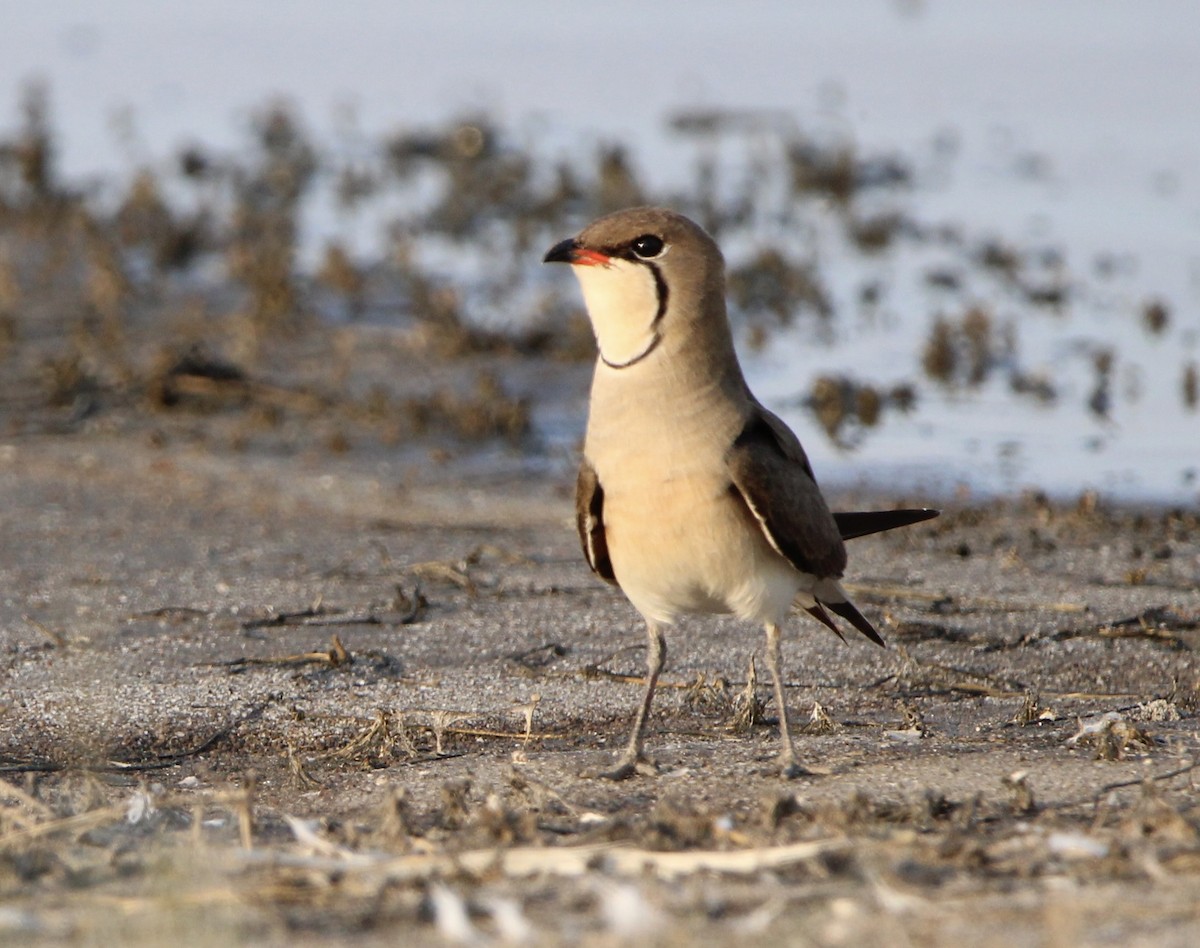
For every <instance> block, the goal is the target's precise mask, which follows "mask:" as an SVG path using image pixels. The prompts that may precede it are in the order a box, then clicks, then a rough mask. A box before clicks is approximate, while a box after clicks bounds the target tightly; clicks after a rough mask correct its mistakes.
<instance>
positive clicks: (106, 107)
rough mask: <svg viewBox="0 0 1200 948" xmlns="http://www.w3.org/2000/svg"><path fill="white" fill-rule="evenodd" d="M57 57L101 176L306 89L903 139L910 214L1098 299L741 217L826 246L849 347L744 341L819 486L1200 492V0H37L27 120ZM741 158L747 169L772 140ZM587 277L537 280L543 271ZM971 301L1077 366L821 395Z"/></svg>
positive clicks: (74, 164)
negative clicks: (1190, 385)
mask: <svg viewBox="0 0 1200 948" xmlns="http://www.w3.org/2000/svg"><path fill="white" fill-rule="evenodd" d="M34 77H39V78H42V79H44V80H46V81H47V82H48V83H49V86H50V90H51V95H52V101H53V107H54V116H55V120H56V125H57V127H58V128H59V130H60V132H61V136H60V141H61V146H62V150H61V155H60V159H61V162H62V166H63V169H64V171H65V172H66V173H67V174H68V175H69V176H71V177H73V178H75V179H77V180H78V179H84V178H87V177H89V176H100V175H110V174H111V173H112V172H114V171H129V170H131V169H133V168H134V167H136V166H138V165H142V164H149V165H155V164H156V163H158V164H161V163H165V162H166V161H167V160H168V159H169V158H170V156H171V155H172V154H173V152H174V151H175V149H177V148H178V147H179V146H180V145H182V144H185V143H187V142H189V141H194V140H201V141H203V142H205V143H208V144H210V145H215V146H217V147H225V148H229V149H233V148H236V147H239V146H240V145H241V144H242V143H243V142H244V141H245V134H244V133H245V127H246V124H247V122H248V117H249V115H250V114H251V112H252V110H253V109H255V108H257V107H259V106H261V105H262V104H263V103H264V101H266V100H267V99H268V98H269V97H271V96H273V95H283V96H286V97H288V98H289V99H290V100H291V101H293V102H294V103H296V104H297V105H298V106H299V108H300V109H301V110H302V112H303V114H304V115H305V116H306V118H307V120H308V122H309V123H310V125H311V127H312V129H313V132H314V137H316V138H317V139H318V140H329V141H334V140H337V141H343V142H344V141H346V140H347V139H348V138H349V137H353V135H352V134H351V132H353V133H354V134H359V135H360V136H361V138H362V139H363V140H364V141H365V140H367V139H370V138H373V137H375V136H377V135H379V134H381V133H383V132H385V131H388V130H391V129H394V128H397V127H400V126H403V125H407V124H412V123H430V122H441V121H444V120H445V119H446V118H447V117H448V116H451V115H455V114H462V113H467V112H470V111H472V110H479V109H486V110H488V111H489V112H491V113H492V114H494V115H496V116H497V118H498V121H499V122H500V123H501V124H502V126H503V127H505V128H507V129H509V130H511V131H512V132H513V133H514V134H515V135H516V137H517V138H518V139H522V140H523V141H524V142H525V143H527V144H529V145H530V146H531V147H535V148H537V149H539V150H540V151H542V152H543V153H547V154H553V153H555V152H561V153H563V154H567V155H570V154H572V153H576V152H578V151H580V150H582V149H583V148H585V147H587V146H589V145H590V144H591V143H594V142H595V141H597V140H620V141H624V142H626V143H628V144H629V146H630V148H631V151H632V153H633V155H634V159H635V162H636V166H637V168H638V171H639V173H640V174H641V175H642V176H643V178H644V179H645V180H646V181H648V182H649V183H650V184H651V185H652V186H653V187H655V188H660V189H665V188H670V187H671V186H673V185H675V184H677V183H678V182H681V181H684V180H687V179H688V178H689V176H690V173H691V166H690V162H691V161H692V160H693V152H691V151H690V150H689V149H687V148H685V147H684V146H683V145H682V144H681V143H680V142H679V141H678V140H677V139H674V138H672V137H671V136H669V135H668V134H667V133H666V132H665V131H664V126H663V118H664V116H666V115H667V114H669V113H670V112H672V111H673V110H675V109H678V108H681V107H697V106H700V107H714V108H716V107H721V108H738V109H741V108H752V109H761V110H770V111H771V112H773V113H774V114H776V115H777V116H779V119H778V120H779V121H782V122H784V123H795V124H796V126H798V127H801V128H803V129H805V130H807V131H811V132H814V133H817V134H820V135H822V136H825V137H836V138H840V139H842V140H847V141H853V142H855V143H857V144H858V145H859V146H860V147H861V148H862V149H863V150H864V151H866V152H869V153H874V152H891V151H894V152H896V153H898V154H900V155H902V156H903V157H904V158H905V160H906V161H908V162H909V163H911V164H912V165H913V166H914V167H915V168H916V169H917V171H918V178H917V187H916V188H915V189H914V190H912V191H909V192H905V193H899V194H895V195H891V196H889V197H888V198H886V199H885V201H884V204H885V206H886V207H892V208H894V209H897V210H901V211H903V212H904V213H905V214H906V215H908V216H910V217H912V218H914V219H916V220H918V221H920V222H923V223H926V224H930V225H933V224H951V225H953V226H954V227H955V228H957V229H958V230H959V231H960V232H961V233H962V234H963V235H964V236H965V238H967V240H968V242H969V241H971V240H980V239H982V238H984V237H994V238H997V239H1000V240H1002V241H1005V242H1007V243H1012V244H1015V245H1018V246H1020V247H1023V248H1046V249H1051V250H1053V251H1054V252H1055V253H1056V254H1057V255H1058V258H1059V260H1060V263H1059V265H1058V268H1057V270H1055V272H1054V273H1053V274H1052V275H1053V276H1055V277H1056V278H1057V279H1061V280H1062V281H1063V282H1064V283H1065V284H1067V285H1068V286H1069V287H1070V288H1071V297H1070V303H1069V304H1068V305H1067V306H1066V307H1065V308H1064V310H1063V312H1061V313H1060V314H1058V315H1053V314H1048V313H1047V312H1045V311H1042V310H1038V309H1036V308H1032V307H1030V306H1028V305H1027V304H1026V303H1025V302H1024V301H1023V300H1021V299H1020V298H1018V297H1017V296H1016V295H1014V294H1013V293H1012V292H1011V289H1010V288H1006V287H1004V286H1002V285H1000V284H998V283H996V281H989V280H987V279H984V278H982V277H980V275H979V274H978V273H976V272H973V271H972V272H970V273H968V274H967V277H966V279H967V286H966V290H965V292H964V294H962V295H960V296H958V297H955V298H954V299H953V300H951V299H949V298H948V297H946V296H945V295H944V294H940V293H939V292H938V291H937V290H935V289H932V288H931V287H930V286H929V285H928V283H927V282H926V281H925V280H924V279H923V273H924V271H925V270H926V269H927V268H929V267H931V266H944V265H957V264H960V263H961V262H962V261H961V256H958V257H956V255H955V252H953V251H952V250H949V249H947V248H946V247H945V246H933V245H929V244H915V243H914V244H911V245H907V244H906V245H904V246H902V247H900V248H899V249H897V250H896V251H895V252H893V253H889V254H887V255H886V256H885V257H883V258H880V259H871V258H866V257H863V256H862V255H861V254H858V253H855V252H852V251H851V250H850V249H849V248H847V247H845V246H844V245H843V242H842V241H841V240H840V238H839V236H838V234H839V231H838V230H837V228H836V227H835V226H834V224H833V220H834V218H833V217H832V216H831V215H832V212H829V213H825V212H823V211H821V210H820V209H815V210H814V211H813V213H812V216H811V219H808V220H806V221H805V222H804V226H803V227H801V228H792V229H790V230H783V231H780V230H771V229H770V228H764V229H763V230H762V231H761V232H758V233H755V234H750V235H745V236H744V237H742V238H739V239H740V240H742V242H743V245H742V246H740V247H734V248H730V250H731V256H736V255H737V254H738V253H743V252H750V251H752V250H753V249H755V247H756V246H761V245H765V244H768V243H778V244H783V245H787V246H792V247H795V248H797V250H798V251H800V250H802V251H803V252H804V253H806V254H810V255H812V256H813V257H815V259H817V260H818V262H819V264H820V267H821V271H822V273H823V274H824V275H825V278H826V281H827V285H828V288H829V290H830V293H831V295H832V296H833V297H834V301H835V304H836V305H837V309H838V312H839V318H838V320H837V321H836V323H835V330H834V332H833V333H832V335H831V336H829V337H828V338H825V337H819V336H818V335H817V334H814V332H813V331H812V327H811V326H809V325H807V324H804V323H801V324H799V325H797V326H796V327H795V328H794V329H793V330H790V331H787V332H781V333H777V334H775V335H773V336H772V337H771V341H770V343H769V345H768V346H767V347H766V348H765V349H764V350H762V351H760V352H756V353H752V354H749V355H748V356H747V360H746V361H747V368H748V372H749V374H750V376H751V379H752V383H753V386H754V387H755V389H756V390H757V391H758V392H759V394H760V395H761V396H762V397H763V398H764V400H765V401H767V402H768V404H770V405H771V406H772V407H774V408H776V409H778V410H780V411H781V412H782V413H783V414H784V415H785V416H786V417H787V419H788V420H789V422H790V423H792V424H793V426H794V427H796V429H797V431H798V432H799V433H800V435H801V437H802V438H803V440H804V442H805V444H806V446H807V447H808V449H809V451H810V454H811V455H812V457H813V462H814V464H815V465H816V467H817V469H818V471H819V472H820V473H821V474H822V477H823V479H824V480H826V481H829V480H836V481H843V482H853V481H856V480H861V479H864V478H865V479H868V480H870V481H873V482H876V483H878V482H886V483H894V484H897V485H908V486H918V485H922V484H938V485H940V486H941V487H943V488H946V487H951V488H952V487H954V486H956V485H967V486H969V487H970V488H971V489H973V490H976V491H1014V490H1019V489H1022V488H1024V487H1029V486H1035V487H1039V488H1042V489H1047V490H1050V491H1052V492H1054V493H1059V494H1072V493H1075V492H1078V491H1079V490H1082V489H1085V488H1097V489H1100V490H1101V491H1103V492H1104V493H1106V494H1109V495H1112V496H1119V497H1126V498H1151V499H1156V500H1164V501H1169V502H1177V503H1190V502H1194V501H1195V500H1196V499H1197V496H1198V492H1200V484H1198V482H1197V478H1200V415H1198V414H1197V413H1196V412H1195V411H1189V410H1187V409H1186V408H1185V407H1184V405H1183V402H1182V395H1181V379H1182V373H1183V370H1184V366H1185V365H1186V364H1187V363H1188V362H1196V361H1200V118H1198V115H1197V110H1196V105H1195V101H1196V90H1197V89H1200V5H1198V4H1194V3H1189V2H1183V0H1180V2H1164V0H1159V2H1143V3H1139V4H1120V3H1115V2H1098V0H1056V2H1055V3H1053V4H1047V3H1045V2H1044V0H1011V2H1006V3H994V2H982V0H981V2H965V0H930V2H925V3H921V2H916V0H910V2H903V3H901V2H874V3H867V2H862V3H847V4H828V3H821V2H816V0H812V2H800V3H788V4H768V3H746V4H736V5H735V4H725V3H716V2H696V0H692V2H688V3H659V4H645V3H633V2H627V0H607V2H605V3H604V4H601V5H597V4H586V5H585V4H565V3H561V2H558V3H550V2H533V3H529V2H527V3H523V4H521V5H515V4H486V3H482V2H474V3H472V2H464V0H456V2H442V3H438V4H418V3H396V2H386V0H357V2H355V0H351V2H346V3H341V4H336V5H334V4H325V3H316V2H304V3H297V2H258V3H246V2H236V3H235V2H232V0H215V2H207V3H193V4H182V3H165V2H161V0H160V2H150V0H136V2H135V0H109V2H106V3H104V4H95V3H84V2H78V0H63V2H58V3H55V4H53V5H49V4H42V5H34V4H23V5H18V4H14V3H9V4H8V5H7V6H6V8H5V10H4V12H3V23H2V28H0V96H5V95H7V96H8V97H9V104H8V105H7V106H5V107H0V122H11V123H15V121H16V102H17V89H18V87H19V85H20V83H21V82H23V81H25V80H27V79H30V78H34ZM354 130H357V131H354ZM722 158H723V160H724V161H725V162H726V165H724V167H727V168H728V169H729V175H730V176H731V180H732V179H735V178H736V175H737V174H738V173H739V169H740V168H743V167H744V164H743V161H744V156H742V155H739V154H737V153H736V152H735V153H733V154H728V155H723V156H722ZM310 222H311V226H312V228H313V234H312V235H311V238H310V239H311V240H312V241H313V243H314V245H316V244H318V243H319V240H320V237H321V236H322V235H323V234H327V233H336V234H339V235H340V236H342V237H344V238H345V239H346V240H347V241H348V242H349V243H351V245H353V246H358V247H359V248H360V249H362V250H364V251H365V250H367V249H369V248H370V247H371V245H372V242H373V241H375V240H376V239H377V235H378V228H379V227H380V226H381V223H382V222H381V221H380V220H378V219H376V218H372V217H370V216H369V215H366V216H363V217H361V218H358V219H349V218H345V217H338V216H337V215H334V214H332V213H331V212H329V211H328V208H322V207H321V206H319V205H318V206H316V207H314V208H313V210H312V213H311V215H310ZM580 223H583V222H580ZM1105 255H1110V256H1113V257H1115V258H1116V259H1117V260H1118V261H1120V266H1119V267H1118V268H1117V271H1116V273H1115V275H1112V276H1103V275H1102V274H1101V273H1100V271H1099V269H1098V266H1097V261H1098V260H1099V259H1100V258H1101V257H1103V256H1105ZM530 269H531V274H532V273H533V272H534V271H536V270H537V263H536V260H531V261H530ZM562 276H563V275H562V274H559V275H558V276H557V277H547V276H545V275H544V274H541V273H540V272H538V273H537V274H536V275H531V276H530V278H529V279H530V281H531V282H530V286H531V287H534V288H540V287H542V286H544V285H545V283H544V281H546V280H549V279H557V278H560V277H562ZM864 281H880V282H881V283H882V284H883V285H884V286H885V287H886V292H885V294H884V296H883V297H882V300H881V302H880V304H879V305H878V306H877V307H873V308H864V307H862V306H861V305H859V303H858V302H857V299H858V296H857V294H858V290H859V288H860V286H861V284H862V283H863V282H864ZM964 298H966V299H969V300H972V301H975V302H978V303H980V304H983V305H986V306H987V307H989V308H990V309H991V311H992V312H993V314H994V316H995V318H996V320H997V321H998V322H1000V323H1005V324H1009V325H1011V326H1012V327H1013V331H1014V332H1015V333H1016V334H1017V337H1018V344H1019V359H1020V362H1021V365H1022V368H1023V369H1024V370H1026V371H1028V372H1031V373H1034V374H1042V375H1045V376H1046V377H1050V378H1053V380H1054V382H1055V384H1056V386H1057V388H1058V390H1059V398H1058V399H1057V401H1056V402H1055V403H1054V404H1053V405H1049V406H1043V405H1040V404H1037V403H1036V402H1034V401H1033V400H1031V399H1028V398H1022V397H1017V396H1014V395H1012V394H1011V392H1009V390H1008V386H1007V382H1006V381H1005V380H1004V379H1003V378H1001V377H996V378H993V379H990V380H989V381H988V382H987V383H985V384H984V385H983V386H982V387H981V388H979V389H978V390H974V391H969V392H968V391H961V390H960V391H945V392H944V391H941V390H938V389H936V388H934V387H933V386H930V385H928V384H924V385H922V388H921V392H922V394H923V396H924V397H923V398H922V399H921V400H920V401H919V403H918V406H917V409H916V411H915V412H913V413H912V414H910V415H904V416H901V415H892V416H889V417H888V418H886V419H885V423H884V424H883V425H881V426H880V427H879V428H877V429H873V430H872V431H869V432H866V433H865V436H864V438H863V439H862V441H861V443H860V444H858V446H857V447H856V448H855V449H854V450H852V451H847V450H844V449H840V448H838V447H837V446H836V445H834V444H833V443H831V442H830V441H829V439H828V438H826V437H825V435H824V434H823V433H822V432H821V431H820V429H819V428H818V427H817V426H816V423H815V422H814V421H813V419H812V416H811V414H810V413H809V412H807V411H806V410H805V409H803V408H802V407H799V405H798V404H797V400H798V399H799V398H800V397H801V396H803V395H804V394H805V393H807V391H808V389H809V386H810V384H811V381H812V379H813V378H814V377H815V376H816V375H818V374H821V373H847V374H850V375H852V376H854V377H856V378H859V379H864V380H869V381H872V382H876V383H887V382H890V381H903V380H919V379H920V368H919V353H920V347H921V341H922V340H923V339H924V337H925V335H926V333H927V331H928V327H929V325H930V323H931V320H932V319H933V317H934V315H935V314H936V313H937V312H938V311H939V310H940V309H946V308H949V312H948V314H949V315H956V314H957V312H958V310H957V309H955V307H958V308H959V309H960V308H961V304H962V300H963V299H964ZM1150 299H1161V300H1163V301H1164V302H1165V303H1166V304H1167V306H1168V309H1169V312H1170V322H1169V324H1168V326H1167V328H1166V330H1165V331H1164V332H1163V333H1162V334H1161V335H1157V336H1155V335H1150V334H1148V333H1146V332H1145V331H1143V329H1142V327H1141V323H1140V321H1139V316H1138V314H1139V312H1140V310H1141V308H1142V307H1143V306H1144V304H1145V303H1146V302H1147V301H1148V300H1150ZM1101 348H1104V349H1109V350H1111V351H1112V352H1113V354H1114V368H1113V375H1112V381H1111V387H1112V391H1113V396H1114V397H1113V400H1112V409H1111V411H1110V412H1109V414H1108V416H1107V417H1100V416H1098V415H1096V414H1095V413H1093V412H1091V411H1090V410H1089V409H1088V399H1089V393H1090V391H1091V389H1092V388H1093V387H1094V384H1095V370H1094V367H1093V355H1094V353H1095V351H1097V350H1098V349H1101Z"/></svg>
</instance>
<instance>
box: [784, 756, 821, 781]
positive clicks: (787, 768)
mask: <svg viewBox="0 0 1200 948" xmlns="http://www.w3.org/2000/svg"><path fill="white" fill-rule="evenodd" d="M779 775H780V776H781V777H783V779H784V780H796V779H798V778H800V777H814V776H816V774H814V773H813V772H812V771H811V770H809V769H808V768H807V767H802V766H801V765H800V764H798V763H796V761H795V760H792V759H790V758H781V759H780V761H779Z"/></svg>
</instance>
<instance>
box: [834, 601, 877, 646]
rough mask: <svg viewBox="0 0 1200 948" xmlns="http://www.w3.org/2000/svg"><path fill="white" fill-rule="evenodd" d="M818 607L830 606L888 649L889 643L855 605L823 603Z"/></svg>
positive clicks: (864, 633) (846, 602)
mask: <svg viewBox="0 0 1200 948" xmlns="http://www.w3.org/2000/svg"><path fill="white" fill-rule="evenodd" d="M818 605H822V606H828V607H829V608H830V609H832V610H833V611H834V612H835V613H836V614H837V615H839V616H841V617H842V618H843V619H845V620H846V621H847V622H849V623H850V624H851V625H852V626H854V628H856V629H858V631H859V632H861V633H862V634H863V635H865V636H866V637H867V638H869V639H870V640H871V641H872V642H874V643H875V644H876V645H878V646H879V647H880V648H887V643H885V642H884V641H883V636H881V635H880V634H879V633H878V632H876V631H875V626H873V625H871V623H870V622H868V621H867V617H866V616H864V615H863V614H862V613H861V612H859V611H858V609H856V608H855V606H854V603H852V602H850V601H849V600H846V601H845V602H822V603H818Z"/></svg>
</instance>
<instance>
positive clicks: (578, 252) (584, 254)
mask: <svg viewBox="0 0 1200 948" xmlns="http://www.w3.org/2000/svg"><path fill="white" fill-rule="evenodd" d="M610 259H611V258H610V257H609V256H608V255H607V254H602V253H600V251H598V250H588V249H587V248H586V247H580V246H579V242H578V241H577V240H576V239H575V238H574V237H568V238H567V239H566V240H563V241H560V242H559V243H557V244H555V245H554V246H553V247H551V248H550V249H549V250H548V251H547V252H546V256H544V257H543V258H542V263H572V264H577V265H579V266H584V267H604V266H608V261H609V260H610Z"/></svg>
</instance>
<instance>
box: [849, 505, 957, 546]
mask: <svg viewBox="0 0 1200 948" xmlns="http://www.w3.org/2000/svg"><path fill="white" fill-rule="evenodd" d="M940 513H941V511H940V510H934V509H933V508H932V507H915V508H911V509H908V510H854V511H839V512H836V513H834V515H833V519H834V521H835V522H836V523H837V527H838V532H839V533H840V534H841V535H842V539H843V540H853V539H855V538H857V537H865V536H869V535H870V534H872V533H883V532H884V531H885V530H895V529H896V528H897V527H910V526H912V525H913V524H914V523H921V522H922V521H924V520H932V519H933V518H934V517H936V516H938V515H939V514H940Z"/></svg>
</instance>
